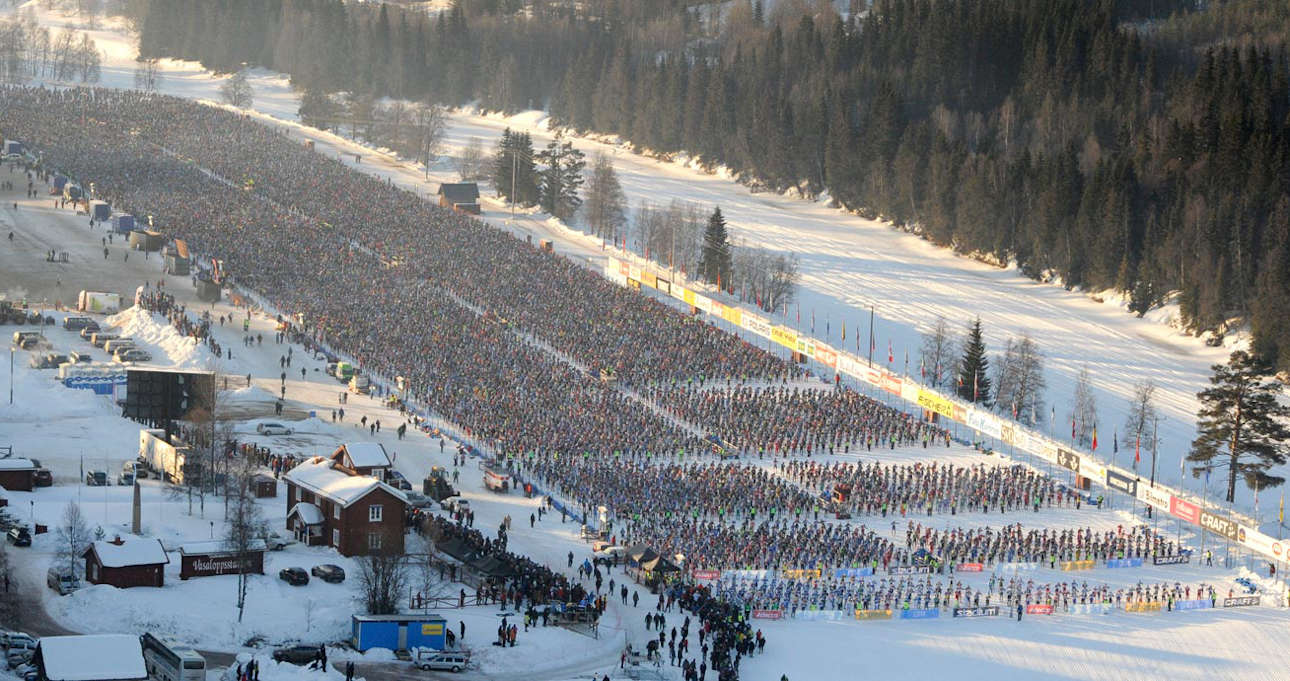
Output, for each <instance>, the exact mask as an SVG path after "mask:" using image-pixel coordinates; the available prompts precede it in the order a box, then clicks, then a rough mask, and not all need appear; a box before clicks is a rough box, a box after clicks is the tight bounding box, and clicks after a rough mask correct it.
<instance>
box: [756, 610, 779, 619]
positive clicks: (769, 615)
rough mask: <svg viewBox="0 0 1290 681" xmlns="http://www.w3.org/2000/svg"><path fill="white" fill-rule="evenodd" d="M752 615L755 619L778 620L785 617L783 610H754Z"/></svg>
mask: <svg viewBox="0 0 1290 681" xmlns="http://www.w3.org/2000/svg"><path fill="white" fill-rule="evenodd" d="M752 617H753V619H755V620H778V619H783V618H784V611H783V610H754V611H752Z"/></svg>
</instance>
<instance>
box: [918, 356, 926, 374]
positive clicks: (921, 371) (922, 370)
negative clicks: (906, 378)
mask: <svg viewBox="0 0 1290 681" xmlns="http://www.w3.org/2000/svg"><path fill="white" fill-rule="evenodd" d="M918 375H919V376H922V377H923V378H924V379H926V378H927V364H925V363H924V362H923V358H922V357H919V358H918Z"/></svg>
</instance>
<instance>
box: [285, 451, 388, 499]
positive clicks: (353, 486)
mask: <svg viewBox="0 0 1290 681" xmlns="http://www.w3.org/2000/svg"><path fill="white" fill-rule="evenodd" d="M334 464H335V462H333V461H332V460H330V459H324V458H322V457H315V458H314V459H312V460H310V461H306V462H304V463H302V464H300V465H299V466H296V467H295V468H292V469H291V470H289V471H287V473H286V474H285V475H284V476H283V479H285V480H286V481H287V482H290V483H293V484H295V485H297V486H299V487H303V488H305V489H307V490H309V491H310V492H313V493H315V494H317V495H319V496H322V497H325V498H327V499H331V500H332V501H334V502H336V503H338V504H340V505H341V507H342V508H343V507H347V506H349V505H350V504H352V503H354V502H355V501H358V500H359V499H361V498H363V497H364V496H366V495H367V494H368V493H369V492H371V491H372V490H375V489H384V490H385V491H387V492H389V493H390V494H393V495H394V496H395V497H398V498H399V499H403V500H404V501H406V500H407V498H406V497H404V496H403V492H401V491H399V490H396V489H394V488H393V487H391V486H389V485H387V484H385V483H383V482H381V481H380V480H377V479H376V478H373V477H370V476H367V475H349V474H348V473H343V472H341V471H338V470H336V469H335V468H333V465H334Z"/></svg>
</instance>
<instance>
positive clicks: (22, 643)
mask: <svg viewBox="0 0 1290 681" xmlns="http://www.w3.org/2000/svg"><path fill="white" fill-rule="evenodd" d="M0 645H3V646H4V647H5V648H8V647H10V646H17V647H21V648H35V647H36V639H35V638H33V637H32V635H31V634H25V633H23V632H21V631H6V632H3V633H0Z"/></svg>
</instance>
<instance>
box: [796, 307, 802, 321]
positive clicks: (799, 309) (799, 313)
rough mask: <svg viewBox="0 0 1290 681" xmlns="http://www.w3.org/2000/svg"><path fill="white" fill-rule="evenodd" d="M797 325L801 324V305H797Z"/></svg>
mask: <svg viewBox="0 0 1290 681" xmlns="http://www.w3.org/2000/svg"><path fill="white" fill-rule="evenodd" d="M797 323H798V324H801V323H802V304H801V303H798V304H797Z"/></svg>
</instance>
